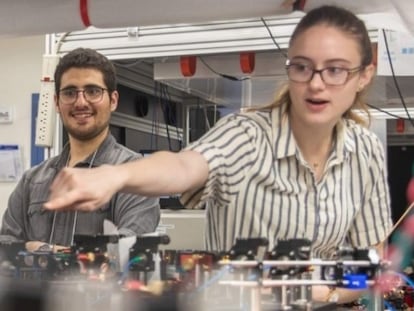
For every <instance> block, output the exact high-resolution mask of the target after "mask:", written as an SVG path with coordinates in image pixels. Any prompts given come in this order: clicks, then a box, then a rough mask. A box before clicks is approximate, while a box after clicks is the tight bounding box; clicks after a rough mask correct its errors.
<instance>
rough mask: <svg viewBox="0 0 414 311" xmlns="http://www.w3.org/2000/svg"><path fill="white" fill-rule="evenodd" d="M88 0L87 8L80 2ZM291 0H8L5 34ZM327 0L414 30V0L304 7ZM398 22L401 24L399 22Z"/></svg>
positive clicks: (247, 11) (1, 7) (2, 15)
mask: <svg viewBox="0 0 414 311" xmlns="http://www.w3.org/2000/svg"><path fill="white" fill-rule="evenodd" d="M82 2H83V3H87V5H86V6H85V7H84V10H83V12H84V14H81V10H80V3H82ZM294 2H295V1H291V0H254V1H253V0H225V1H223V0H208V1H206V0H174V1H171V0H140V1H137V0H117V1H113V0H89V1H80V0H65V1H62V0H61V1H56V0H35V1H33V0H3V1H1V2H0V34H1V35H32V34H46V33H58V32H69V31H77V30H82V29H85V28H86V27H85V23H84V19H83V18H82V16H83V17H85V16H87V17H88V18H89V21H90V24H91V25H93V26H95V27H98V28H114V27H129V26H148V25H166V24H181V23H200V22H212V21H223V20H232V19H244V18H257V17H266V16H277V15H284V14H287V13H289V12H291V11H292V3H294ZM322 4H335V5H341V6H343V7H346V8H348V9H350V10H352V11H353V12H355V13H357V14H377V13H386V14H388V15H389V16H392V15H395V16H392V17H391V18H385V19H384V18H383V17H382V18H379V19H377V21H376V22H378V23H387V25H388V27H399V28H401V27H403V26H401V25H404V27H406V29H407V30H411V31H412V30H413V29H414V27H412V26H413V25H414V17H413V16H412V14H411V13H410V12H413V9H414V3H413V1H408V0H365V1H361V0H347V1H343V0H308V1H305V6H304V11H308V10H310V9H312V8H314V7H316V6H320V5H322ZM394 24H395V25H394Z"/></svg>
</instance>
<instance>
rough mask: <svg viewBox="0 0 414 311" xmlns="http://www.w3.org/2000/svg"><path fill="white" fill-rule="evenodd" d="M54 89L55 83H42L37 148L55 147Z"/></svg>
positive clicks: (37, 121) (37, 125)
mask: <svg viewBox="0 0 414 311" xmlns="http://www.w3.org/2000/svg"><path fill="white" fill-rule="evenodd" d="M54 88H55V84H54V83H53V82H41V85H40V96H39V106H38V111H37V119H36V139H35V145H36V146H41V147H51V146H53V133H54V131H55V124H56V111H55V107H54V100H53V96H54V93H55V89H54Z"/></svg>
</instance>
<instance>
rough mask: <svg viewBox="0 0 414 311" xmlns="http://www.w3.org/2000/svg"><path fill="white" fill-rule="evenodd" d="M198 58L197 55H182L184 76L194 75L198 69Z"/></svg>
mask: <svg viewBox="0 0 414 311" xmlns="http://www.w3.org/2000/svg"><path fill="white" fill-rule="evenodd" d="M196 63H197V58H196V57H195V56H181V57H180V68H181V73H182V74H183V76H184V77H192V76H194V74H195V71H196Z"/></svg>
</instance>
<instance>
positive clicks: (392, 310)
mask: <svg viewBox="0 0 414 311" xmlns="http://www.w3.org/2000/svg"><path fill="white" fill-rule="evenodd" d="M384 306H385V308H387V309H388V310H389V311H396V310H395V309H394V307H393V306H392V304H390V303H389V302H388V301H386V300H384Z"/></svg>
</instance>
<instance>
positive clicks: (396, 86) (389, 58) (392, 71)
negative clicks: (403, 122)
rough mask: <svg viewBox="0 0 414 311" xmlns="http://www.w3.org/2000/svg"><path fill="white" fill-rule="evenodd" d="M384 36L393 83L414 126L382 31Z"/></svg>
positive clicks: (383, 31) (384, 35) (383, 32)
mask: <svg viewBox="0 0 414 311" xmlns="http://www.w3.org/2000/svg"><path fill="white" fill-rule="evenodd" d="M382 35H383V37H384V43H385V50H386V52H387V58H388V63H389V64H390V69H391V74H392V78H393V81H394V85H395V89H396V90H397V93H398V96H399V98H400V100H401V103H402V105H403V107H404V110H405V112H406V114H407V117H408V120H409V121H410V123H411V125H412V126H414V121H413V120H412V119H411V116H410V113H409V112H408V109H407V105H406V104H405V101H404V97H403V96H402V93H401V90H400V86H399V85H398V81H397V77H396V76H395V72H394V65H393V63H392V60H391V53H390V49H389V47H388V40H387V35H386V34H385V30H384V29H382Z"/></svg>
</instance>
